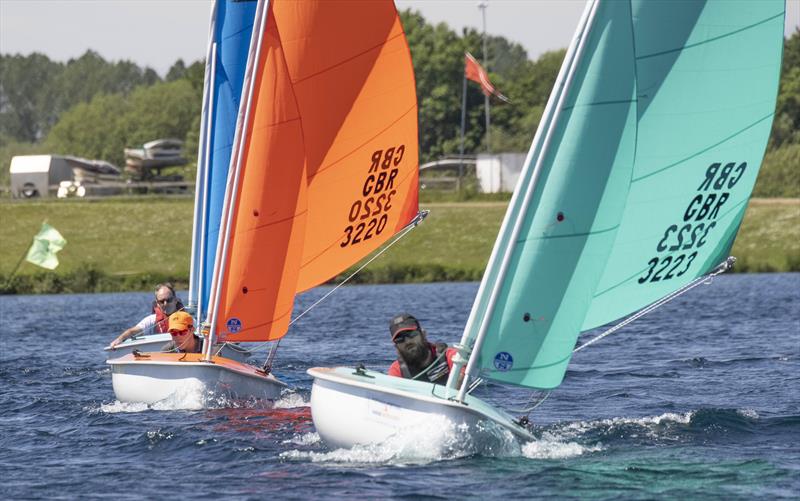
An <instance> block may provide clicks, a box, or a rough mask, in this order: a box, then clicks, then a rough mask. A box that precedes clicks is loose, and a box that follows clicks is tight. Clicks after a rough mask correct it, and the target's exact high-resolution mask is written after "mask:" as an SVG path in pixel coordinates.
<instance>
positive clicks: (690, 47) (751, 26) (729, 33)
mask: <svg viewBox="0 0 800 501" xmlns="http://www.w3.org/2000/svg"><path fill="white" fill-rule="evenodd" d="M783 16H784V13H783V12H781V13H780V14H776V15H774V16H770V17H768V18H766V19H764V20H762V21H758V22H757V23H753V24H751V25H749V26H744V27H742V28H739V29H738V30H734V31H731V32H728V33H725V34H723V35H719V36H716V37H713V38H708V39H706V40H703V41H702V42H697V43H693V44H690V45H684V46H683V47H679V48H677V49H669V50H664V51H661V52H654V53H652V54H647V55H644V56H639V57H638V58H637V60H642V59H648V58H651V57H658V56H663V55H665V54H671V53H673V52H681V51H683V50H685V49H692V48H694V47H697V46H699V45H705V44H707V43H711V42H716V41H717V40H721V39H723V38H727V37H730V36H733V35H736V34H737V33H741V32H743V31H747V30H749V29H752V28H755V27H756V26H760V25H762V24H765V23H768V22H770V21H773V20H775V19H777V18H779V17H780V18H783Z"/></svg>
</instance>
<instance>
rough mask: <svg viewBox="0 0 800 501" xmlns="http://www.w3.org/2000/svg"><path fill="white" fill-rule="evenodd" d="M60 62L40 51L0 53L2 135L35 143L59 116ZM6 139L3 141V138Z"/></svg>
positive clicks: (0, 133)
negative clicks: (57, 98) (57, 102)
mask: <svg viewBox="0 0 800 501" xmlns="http://www.w3.org/2000/svg"><path fill="white" fill-rule="evenodd" d="M61 70H62V66H61V65H60V64H59V63H54V62H52V61H50V59H49V58H48V57H47V56H45V55H43V54H39V53H33V54H30V55H28V56H21V55H9V56H6V55H0V135H1V136H5V138H6V139H5V140H4V141H3V143H5V142H7V141H10V140H18V141H27V142H34V141H37V140H39V139H40V138H41V136H42V133H43V131H45V130H46V129H47V128H48V127H49V125H50V124H51V123H53V122H54V121H55V119H56V118H57V116H58V114H57V109H56V105H55V100H56V98H55V91H56V87H55V81H57V79H58V75H59V73H60V72H61ZM0 141H2V140H0Z"/></svg>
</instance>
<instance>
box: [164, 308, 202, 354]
mask: <svg viewBox="0 0 800 501" xmlns="http://www.w3.org/2000/svg"><path fill="white" fill-rule="evenodd" d="M193 330H194V320H193V319H192V316H191V315H189V314H188V313H186V312H185V311H176V312H175V313H173V314H172V315H170V316H169V333H170V334H171V335H172V341H170V342H169V343H167V344H165V345H164V346H163V347H162V348H161V351H177V352H178V353H200V352H201V351H202V350H203V341H202V340H201V339H200V338H197V337H195V336H194V333H193V332H192V331H193Z"/></svg>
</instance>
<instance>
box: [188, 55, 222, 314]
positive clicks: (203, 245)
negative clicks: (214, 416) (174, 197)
mask: <svg viewBox="0 0 800 501" xmlns="http://www.w3.org/2000/svg"><path fill="white" fill-rule="evenodd" d="M216 77H217V43H216V42H214V44H213V50H212V52H211V93H210V94H209V96H208V97H209V99H208V101H209V112H208V123H209V125H210V123H211V122H212V121H213V120H214V105H215V103H216V102H215V100H214V87H215V86H216ZM211 133H212V131H211V127H207V129H206V134H207V137H206V143H205V158H204V165H205V169H204V175H203V207H202V215H201V219H200V228H201V231H202V236H201V237H200V251H199V253H198V256H199V257H200V264H199V265H198V266H197V268H198V269H197V273H196V277H195V279H196V280H197V286H196V289H197V311H196V313H195V316H196V317H197V318H198V319H201V318H203V308H205V307H206V305H205V304H204V303H203V293H204V292H205V263H206V259H205V256H206V252H208V194H209V189H210V185H209V184H208V162H209V160H210V158H211ZM193 256H194V254H193ZM198 323H199V322H198Z"/></svg>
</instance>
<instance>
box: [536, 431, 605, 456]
mask: <svg viewBox="0 0 800 501" xmlns="http://www.w3.org/2000/svg"><path fill="white" fill-rule="evenodd" d="M601 450H603V447H602V446H601V445H599V444H598V445H581V444H579V443H577V442H566V441H564V439H563V438H561V437H559V436H558V435H554V434H552V433H544V434H542V436H541V438H539V439H537V440H534V441H532V442H528V443H526V444H524V445H523V446H522V455H523V456H525V457H526V458H528V459H565V458H572V457H576V456H581V455H583V454H586V453H592V452H598V451H601Z"/></svg>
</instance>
